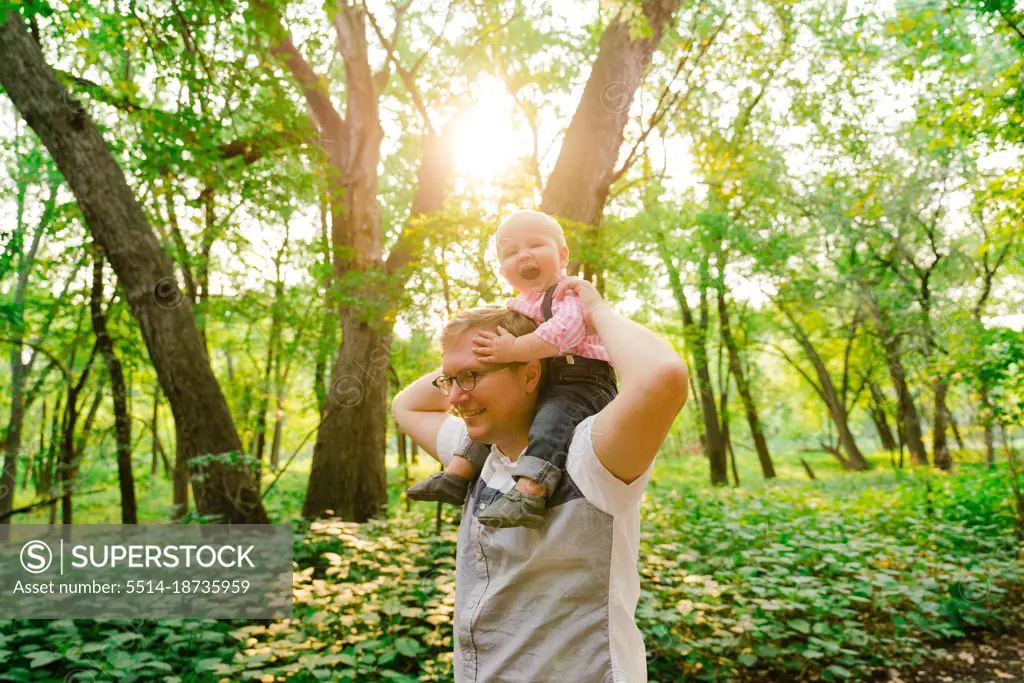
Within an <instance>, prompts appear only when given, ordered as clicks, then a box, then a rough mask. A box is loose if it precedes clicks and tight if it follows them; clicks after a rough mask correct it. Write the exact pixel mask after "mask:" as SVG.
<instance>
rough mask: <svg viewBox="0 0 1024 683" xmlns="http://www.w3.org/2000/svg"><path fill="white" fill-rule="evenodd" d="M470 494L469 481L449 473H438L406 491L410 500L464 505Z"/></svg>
mask: <svg viewBox="0 0 1024 683" xmlns="http://www.w3.org/2000/svg"><path fill="white" fill-rule="evenodd" d="M467 493H469V480H468V479H463V478H462V477H460V476H458V475H456V474H451V473H449V472H436V473H434V474H432V475H430V476H429V477H427V478H426V479H424V480H423V481H421V482H418V483H416V484H413V485H412V486H410V487H409V488H408V489H406V490H405V495H406V496H408V498H409V499H410V500H420V501H434V500H438V501H441V502H442V503H451V504H452V505H462V504H463V503H464V502H466V494H467Z"/></svg>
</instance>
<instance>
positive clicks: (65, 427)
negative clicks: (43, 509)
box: [58, 344, 102, 525]
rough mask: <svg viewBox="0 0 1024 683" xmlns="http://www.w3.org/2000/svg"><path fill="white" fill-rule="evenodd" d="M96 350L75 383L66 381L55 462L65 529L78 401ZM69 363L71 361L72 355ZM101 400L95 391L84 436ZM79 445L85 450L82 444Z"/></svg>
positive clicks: (75, 466)
mask: <svg viewBox="0 0 1024 683" xmlns="http://www.w3.org/2000/svg"><path fill="white" fill-rule="evenodd" d="M98 350H99V344H94V345H93V347H92V351H91V352H90V353H89V360H88V361H86V363H85V368H83V369H82V374H81V376H80V377H79V378H78V382H71V378H70V377H69V378H68V392H67V401H66V402H65V403H64V416H63V419H62V420H61V439H60V458H59V461H58V462H59V464H58V470H59V471H60V490H61V498H60V502H61V524H65V525H69V524H71V523H72V509H71V505H72V494H73V491H72V489H73V488H74V485H75V474H76V472H77V470H78V463H77V461H76V460H77V457H76V449H75V426H76V424H77V423H78V397H79V395H80V394H81V392H82V388H83V387H84V386H85V381H86V380H87V379H88V377H89V371H90V370H91V369H92V363H93V360H94V359H95V358H96V352H97V351H98ZM72 361H74V354H73V353H72ZM73 366H74V362H71V363H68V368H69V370H70V368H71V367H73ZM101 399H102V389H101V388H99V387H97V389H96V396H95V397H94V398H93V405H92V407H91V408H90V410H89V413H88V419H87V420H86V428H85V429H83V430H82V431H83V433H86V435H87V433H88V431H89V429H90V428H91V427H92V420H93V417H95V415H96V410H97V409H98V408H99V404H100V400H101ZM82 445H83V446H84V440H83V444H82Z"/></svg>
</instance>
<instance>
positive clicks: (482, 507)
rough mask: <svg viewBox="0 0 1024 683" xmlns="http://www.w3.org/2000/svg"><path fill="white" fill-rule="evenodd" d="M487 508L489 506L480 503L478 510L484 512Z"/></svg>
mask: <svg viewBox="0 0 1024 683" xmlns="http://www.w3.org/2000/svg"><path fill="white" fill-rule="evenodd" d="M485 507H487V505H485V504H484V503H480V505H478V506H477V508H476V509H477V510H483V509H484V508H485Z"/></svg>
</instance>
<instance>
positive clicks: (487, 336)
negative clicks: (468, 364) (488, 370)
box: [473, 327, 516, 363]
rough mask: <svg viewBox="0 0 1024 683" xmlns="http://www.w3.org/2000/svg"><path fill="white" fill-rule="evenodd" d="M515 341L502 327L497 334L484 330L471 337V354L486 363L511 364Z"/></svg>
mask: <svg viewBox="0 0 1024 683" xmlns="http://www.w3.org/2000/svg"><path fill="white" fill-rule="evenodd" d="M515 341H516V338H515V336H514V335H512V334H509V332H508V330H506V329H505V328H504V327H499V328H498V332H497V334H496V333H494V332H487V331H486V330H484V331H481V332H480V333H479V334H478V335H477V336H475V337H473V353H475V354H476V356H477V358H479V359H480V360H482V361H484V362H487V363H513V362H515V353H514V350H513V348H512V346H513V344H515Z"/></svg>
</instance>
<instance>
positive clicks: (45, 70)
mask: <svg viewBox="0 0 1024 683" xmlns="http://www.w3.org/2000/svg"><path fill="white" fill-rule="evenodd" d="M0 83H2V84H3V86H4V88H5V90H6V91H7V94H8V95H9V96H10V98H11V100H12V101H13V102H14V105H15V106H16V107H17V108H18V110H19V111H20V112H21V113H22V115H23V116H24V118H25V120H26V122H27V123H28V124H29V125H30V126H31V127H32V128H33V129H34V130H35V131H36V133H37V134H38V135H39V137H40V139H41V140H42V141H43V144H44V145H45V146H46V147H47V149H49V150H50V153H51V154H52V155H53V158H54V160H55V161H56V162H57V166H58V167H59V168H60V170H61V172H62V173H63V175H64V178H65V179H66V180H67V182H68V185H69V186H70V187H71V189H72V191H73V193H74V195H75V198H76V199H77V200H78V204H79V207H80V208H81V211H82V214H83V216H84V218H85V223H86V225H87V226H88V227H89V230H90V231H91V232H92V234H93V237H94V239H95V240H96V242H97V243H98V244H100V245H101V246H102V247H103V249H104V252H105V253H106V255H107V258H108V259H109V260H110V263H111V265H112V266H113V268H114V271H115V272H116V273H117V277H118V280H119V281H120V284H121V286H122V288H123V289H124V291H125V293H126V294H127V297H128V301H129V303H130V305H131V309H132V314H133V315H134V316H135V318H136V320H138V322H139V327H140V328H141V331H142V336H143V338H144V340H145V342H146V347H147V349H148V351H149V355H150V358H151V359H152V361H153V366H154V368H155V369H156V372H157V376H158V377H159V379H160V384H161V386H162V387H163V388H164V394H165V395H166V396H167V399H168V401H169V402H170V404H171V410H172V411H173V413H174V417H175V422H176V425H177V431H178V436H179V439H178V442H179V444H178V448H179V449H181V450H182V451H183V456H184V457H185V459H186V460H187V462H188V463H189V470H190V473H191V475H192V476H193V485H194V490H195V494H196V504H197V506H198V508H199V510H200V512H201V513H203V514H204V515H216V516H218V517H220V518H221V519H222V520H223V521H227V522H233V523H266V522H267V521H268V520H267V515H266V511H265V510H264V508H263V504H262V502H261V501H260V497H259V489H258V487H257V486H256V481H255V478H254V477H253V476H252V472H251V470H247V469H245V468H242V467H239V466H238V465H236V464H233V463H231V462H230V460H229V457H230V456H227V454H230V453H238V452H239V451H241V442H240V440H239V438H238V433H237V432H236V431H235V426H234V423H233V422H232V420H231V414H230V412H229V410H228V405H227V402H226V401H225V400H224V395H223V394H222V393H221V391H220V387H219V386H218V384H217V380H216V378H215V377H214V375H213V371H212V369H211V367H210V361H209V358H208V356H207V355H206V349H205V347H204V345H203V342H202V339H201V338H200V335H199V331H198V329H197V328H196V322H195V320H194V318H193V317H192V312H191V306H190V305H189V302H188V301H187V300H186V299H185V297H184V296H183V295H182V293H181V291H180V290H179V288H178V283H177V280H176V279H175V274H174V268H173V265H172V264H171V262H170V260H169V259H168V258H167V256H166V255H165V254H164V253H163V251H162V250H161V248H160V245H159V243H158V241H157V238H156V235H154V234H153V230H152V229H151V227H150V226H149V224H148V222H147V220H146V217H145V214H144V213H143V211H142V208H141V207H140V206H139V204H138V203H137V202H136V200H135V198H134V197H133V196H132V192H131V190H130V188H129V187H128V184H127V183H126V181H125V177H124V174H123V173H122V171H121V169H120V168H119V167H118V165H117V162H116V161H115V160H114V157H113V155H112V154H111V153H110V150H109V148H108V147H107V145H106V143H105V142H104V140H103V138H102V136H101V135H100V133H99V131H98V130H97V128H96V126H95V125H94V124H93V123H92V121H91V120H90V119H89V116H88V114H87V113H86V111H85V110H84V109H83V108H82V106H81V105H80V104H78V103H77V102H76V101H75V100H74V99H73V98H72V97H71V96H70V95H69V94H68V93H67V91H66V89H65V88H64V87H62V86H61V85H60V83H59V82H58V81H57V79H56V77H55V76H54V74H53V72H52V71H51V70H50V68H49V67H48V66H47V65H46V63H45V62H44V61H43V56H42V54H41V52H40V51H39V46H38V45H37V44H36V43H35V42H34V41H33V39H32V37H31V35H29V33H28V31H26V30H25V27H24V24H23V23H22V21H21V18H20V16H18V14H17V13H12V12H7V13H6V20H5V21H4V22H3V24H2V25H0ZM200 458H201V459H200Z"/></svg>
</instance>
